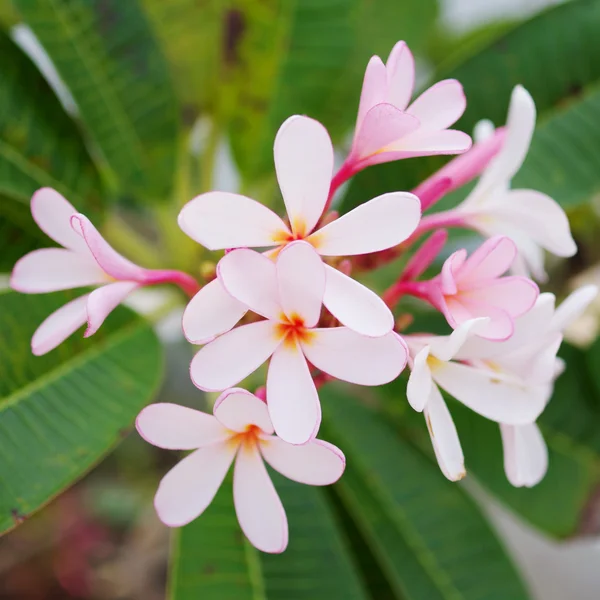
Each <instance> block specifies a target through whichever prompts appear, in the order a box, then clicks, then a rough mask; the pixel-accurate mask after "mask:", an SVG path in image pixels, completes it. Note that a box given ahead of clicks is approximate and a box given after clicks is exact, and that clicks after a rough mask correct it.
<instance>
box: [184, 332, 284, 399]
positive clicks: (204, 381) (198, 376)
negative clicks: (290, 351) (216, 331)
mask: <svg viewBox="0 0 600 600" xmlns="http://www.w3.org/2000/svg"><path fill="white" fill-rule="evenodd" d="M280 342H281V338H280V337H279V335H277V332H276V330H275V325H274V324H273V323H272V322H271V321H259V322H258V323H250V324H249V325H242V326H241V327H236V328H235V329H232V330H231V331H228V332H227V333H224V334H223V335H222V336H220V337H218V338H217V339H216V340H214V341H213V342H210V343H209V344H207V345H206V346H204V348H202V349H201V350H200V351H199V352H198V353H197V354H196V356H194V358H193V359H192V364H191V365H190V376H191V378H192V381H193V382H194V385H195V386H196V387H199V388H200V389H201V390H204V391H207V392H218V391H221V390H225V389H227V388H230V387H233V386H234V385H236V384H238V383H239V382H240V381H241V380H242V379H244V378H246V377H248V375H250V374H251V373H254V371H256V369H258V367H260V365H262V364H263V363H264V362H265V361H266V360H267V358H269V356H271V354H273V352H274V351H275V348H277V346H278V345H279V343H280Z"/></svg>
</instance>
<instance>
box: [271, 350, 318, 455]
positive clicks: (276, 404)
mask: <svg viewBox="0 0 600 600" xmlns="http://www.w3.org/2000/svg"><path fill="white" fill-rule="evenodd" d="M267 406H268V408H269V415H270V416H271V420H272V421H273V426H274V427H275V432H276V433H277V435H278V436H279V437H280V438H281V439H283V440H285V441H286V442H289V443H290V444H305V443H306V442H308V441H310V440H312V439H314V437H315V436H316V435H317V432H318V431H319V425H320V424H321V404H320V403H319V396H318V394H317V389H316V387H315V384H314V381H313V379H312V377H311V374H310V371H309V369H308V365H307V364H306V360H305V359H304V356H303V355H302V352H301V351H300V349H299V348H298V345H297V344H296V343H295V342H294V343H293V345H292V344H291V343H290V342H289V341H286V342H284V343H283V344H281V346H279V348H277V350H276V351H275V352H274V354H273V357H272V358H271V363H270V365H269V372H268V375H267Z"/></svg>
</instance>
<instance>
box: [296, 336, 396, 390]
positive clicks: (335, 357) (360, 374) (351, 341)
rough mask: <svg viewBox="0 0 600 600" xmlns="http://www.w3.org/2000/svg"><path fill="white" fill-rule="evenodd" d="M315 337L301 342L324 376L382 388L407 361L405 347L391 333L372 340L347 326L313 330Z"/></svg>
mask: <svg viewBox="0 0 600 600" xmlns="http://www.w3.org/2000/svg"><path fill="white" fill-rule="evenodd" d="M313 333H314V334H315V335H314V337H313V338H312V339H311V340H310V341H307V342H301V344H302V350H303V351H304V355H305V356H306V358H307V359H308V360H309V361H310V362H311V363H312V364H313V365H315V367H317V368H318V369H320V370H321V371H324V372H325V373H327V374H329V375H332V376H333V377H336V378H337V379H341V380H342V381H348V382H350V383H357V384H359V385H382V384H384V383H388V382H390V381H392V380H394V379H396V377H398V375H399V374H400V373H401V372H402V369H404V367H405V365H406V361H407V358H408V350H407V349H406V344H405V343H404V341H403V340H402V339H401V338H400V336H398V335H396V334H395V333H394V332H391V333H388V334H387V335H384V336H382V337H377V338H371V337H366V336H364V335H360V334H358V333H356V332H354V331H352V330H351V329H348V328H346V327H332V328H329V329H313Z"/></svg>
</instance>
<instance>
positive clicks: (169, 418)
mask: <svg viewBox="0 0 600 600" xmlns="http://www.w3.org/2000/svg"><path fill="white" fill-rule="evenodd" d="M135 427H136V429H137V430H138V433H139V434H140V435H141V436H142V437H143V438H144V439H145V440H146V441H147V442H148V443H149V444H152V445H153V446H158V447H159V448H166V449H167V450H195V449H196V448H201V447H203V446H210V445H211V444H215V443H217V442H224V441H226V440H228V439H229V438H230V437H231V432H230V431H228V430H227V429H226V428H225V427H223V425H222V424H221V423H219V421H218V420H217V419H215V417H213V416H212V415H209V414H206V413H204V412H201V411H199V410H194V409H193V408H188V407H187V406H180V405H179V404H170V403H168V402H158V403H157V404H150V406H146V408H143V409H142V410H141V412H140V414H139V415H138V416H137V419H136V420H135Z"/></svg>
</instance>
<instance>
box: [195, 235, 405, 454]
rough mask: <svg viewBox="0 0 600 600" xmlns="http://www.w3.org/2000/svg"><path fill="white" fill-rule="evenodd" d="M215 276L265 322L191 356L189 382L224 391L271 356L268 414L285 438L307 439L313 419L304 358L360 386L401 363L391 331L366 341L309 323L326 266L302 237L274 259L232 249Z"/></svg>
mask: <svg viewBox="0 0 600 600" xmlns="http://www.w3.org/2000/svg"><path fill="white" fill-rule="evenodd" d="M218 276H219V281H220V282H221V284H222V285H223V287H224V288H225V289H226V290H227V292H228V293H229V294H231V296H233V297H234V298H235V299H236V300H238V301H239V302H240V303H242V304H243V305H244V306H246V307H247V308H249V309H250V310H252V311H254V312H255V313H257V314H259V315H261V316H262V317H264V318H265V320H263V321H259V322H255V323H250V324H248V325H242V326H240V327H237V328H236V329H233V330H231V331H229V332H228V333H225V334H223V335H221V336H220V337H218V338H217V339H216V340H214V341H212V342H210V343H209V344H208V345H206V346H205V347H204V348H202V349H201V350H200V351H199V352H198V353H197V354H196V356H195V357H194V359H193V360H192V364H191V367H190V374H191V377H192V381H193V382H194V384H195V385H196V386H197V387H199V388H200V389H202V390H207V391H220V390H224V389H226V388H229V387H232V386H234V385H236V384H237V383H238V382H240V381H241V380H242V379H244V378H245V377H247V376H248V375H250V374H251V373H252V372H254V371H255V370H256V369H257V368H258V367H260V365H262V364H263V363H264V362H265V361H266V360H267V359H268V358H269V357H271V361H270V364H269V370H268V375H267V385H266V390H267V402H268V408H269V414H270V415H271V420H272V421H273V425H274V427H275V431H276V432H277V435H279V437H281V438H282V439H284V440H285V441H287V442H291V443H293V444H304V443H306V442H307V441H309V440H311V439H313V438H314V437H315V435H316V433H317V431H318V428H319V424H320V421H321V407H320V404H319V397H318V394H317V390H316V387H315V384H314V381H313V379H312V377H311V374H310V370H309V366H308V364H307V360H308V361H309V362H310V363H311V364H312V365H314V366H315V367H316V368H318V369H320V370H321V371H323V372H324V373H327V374H329V375H331V376H333V377H336V378H337V379H342V380H344V381H349V382H351V383H357V384H360V385H381V384H383V383H387V382H389V381H392V380H393V379H395V378H396V377H397V376H398V375H399V374H400V372H401V371H402V369H403V368H404V365H405V364H406V359H407V350H406V346H405V344H404V342H403V341H402V340H401V339H400V337H399V336H398V335H396V334H395V333H394V332H390V333H388V334H386V335H384V336H382V337H377V338H372V337H367V336H364V335H361V334H358V333H356V332H355V331H353V330H351V329H348V328H346V327H331V328H319V327H317V324H318V321H319V317H320V314H321V302H322V299H323V295H324V293H325V286H326V270H325V268H324V266H323V263H322V261H321V259H320V257H319V255H318V254H317V253H316V252H315V250H314V248H313V247H312V246H311V245H310V244H309V243H308V242H303V241H298V242H293V243H291V244H288V245H287V246H286V247H285V248H284V249H283V250H282V251H281V252H280V253H279V255H278V256H277V260H276V262H273V261H272V260H271V259H269V258H267V257H266V256H264V255H262V254H259V253H258V252H254V251H253V250H250V249H239V250H233V251H232V252H229V253H228V254H227V255H226V256H225V257H224V258H223V259H221V261H220V262H219V265H218ZM210 310H211V311H213V312H216V311H218V310H219V307H218V306H212V307H210Z"/></svg>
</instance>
